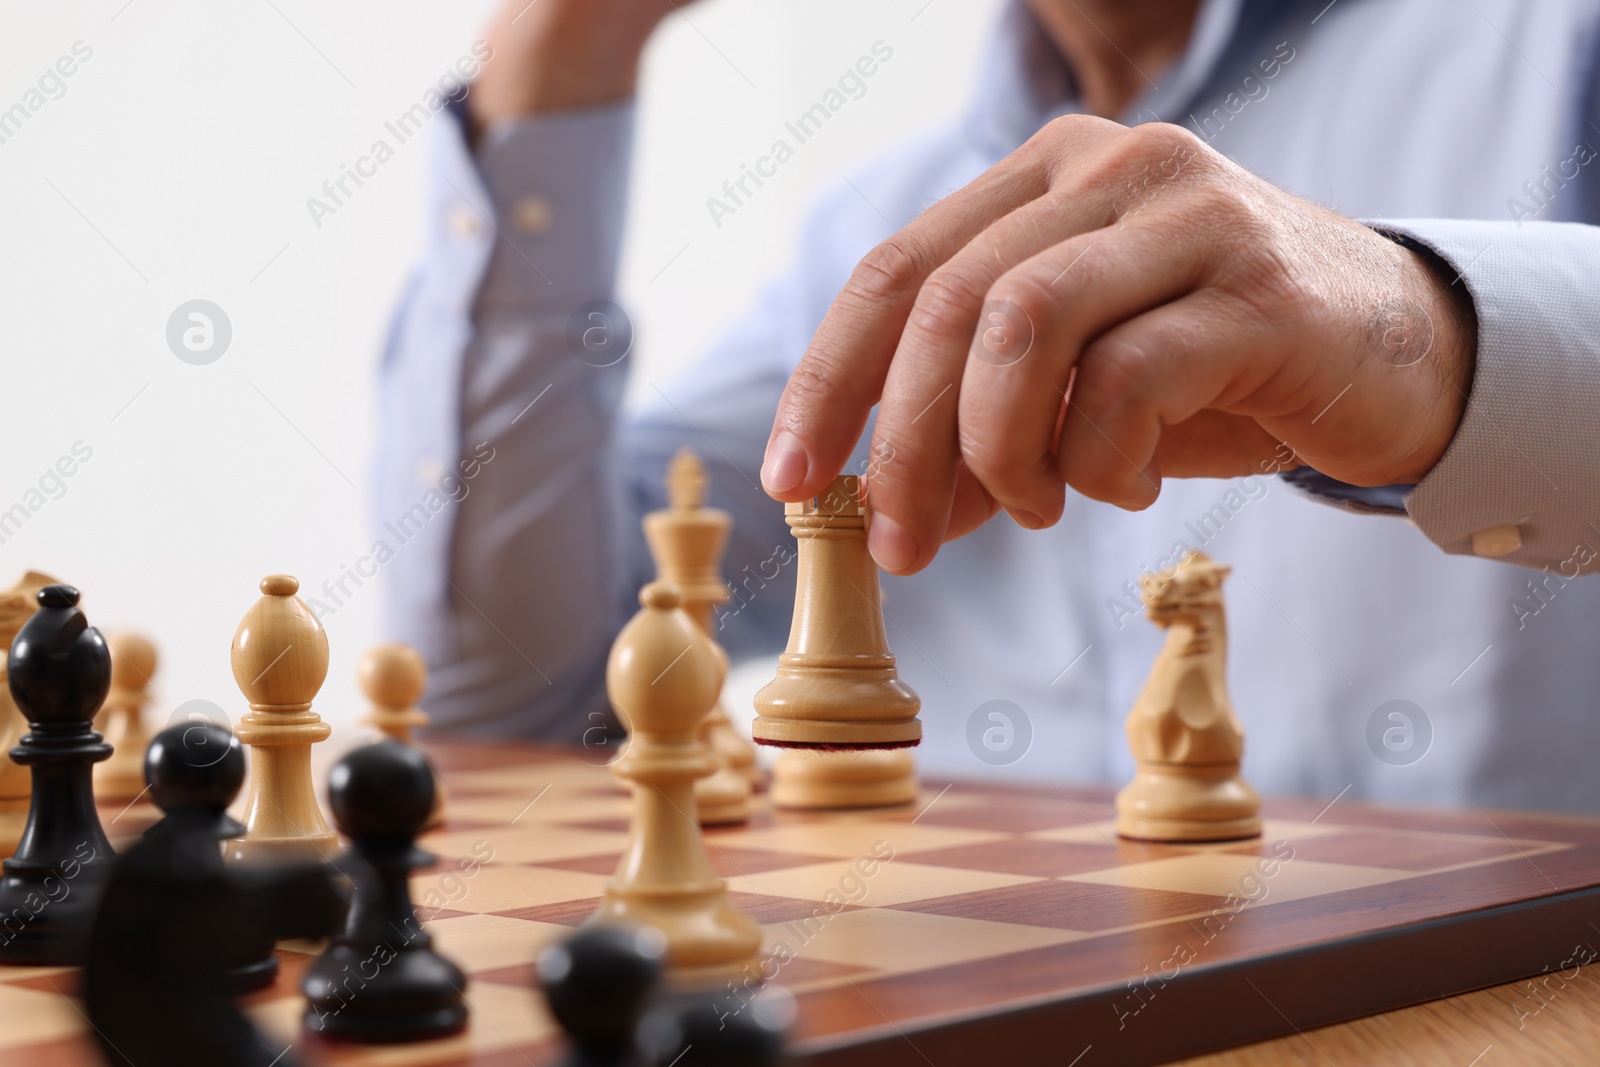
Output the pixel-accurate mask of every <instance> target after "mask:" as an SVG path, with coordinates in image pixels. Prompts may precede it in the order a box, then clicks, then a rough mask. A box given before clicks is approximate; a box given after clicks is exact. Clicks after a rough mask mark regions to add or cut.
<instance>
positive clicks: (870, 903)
mask: <svg viewBox="0 0 1600 1067" xmlns="http://www.w3.org/2000/svg"><path fill="white" fill-rule="evenodd" d="M1041 881H1044V879H1042V878H1032V877H1028V876H1026V875H1016V874H999V873H996V872H992V871H977V870H964V869H960V868H956V867H930V866H925V865H923V864H920V863H908V862H903V861H899V860H896V861H892V862H889V863H879V864H878V865H877V867H876V869H875V871H874V873H873V875H872V877H870V878H868V877H865V876H864V875H862V874H861V872H860V871H858V870H857V869H856V868H855V866H854V864H853V863H852V862H849V861H838V862H833V863H814V864H811V865H809V866H806V867H788V868H784V869H782V870H776V871H762V872H760V873H758V874H751V875H748V876H746V877H743V878H737V879H729V883H728V884H729V885H730V886H734V888H737V889H741V890H748V891H749V892H752V893H765V894H767V895H769V896H775V897H796V898H798V899H800V900H822V899H824V898H825V897H827V895H828V894H829V893H830V892H832V893H837V894H838V895H839V897H841V898H842V899H844V900H847V901H849V902H850V903H852V904H861V905H865V906H867V907H874V908H881V907H888V906H889V905H891V904H909V903H911V902H912V901H916V900H931V899H933V898H934V897H951V896H955V895H956V894H957V893H975V892H978V891H979V890H983V889H1000V888H1002V887H1004V886H1011V885H1022V884H1023V883H1024V882H1041ZM735 883H737V884H735ZM852 892H853V893H855V894H856V895H857V896H856V898H854V899H853V898H852V897H851V893H852Z"/></svg>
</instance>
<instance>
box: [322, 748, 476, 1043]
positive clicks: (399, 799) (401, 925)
mask: <svg viewBox="0 0 1600 1067" xmlns="http://www.w3.org/2000/svg"><path fill="white" fill-rule="evenodd" d="M434 789H435V786H434V782H433V771H432V770H431V769H430V768H429V766H428V761H427V758H426V757H424V756H423V755H422V753H421V752H419V751H417V750H416V749H415V748H412V747H410V746H409V745H402V744H400V743H398V742H395V741H379V742H377V743H376V744H372V745H365V746H363V747H361V748H358V749H356V750H355V751H353V752H351V753H349V754H348V755H346V756H345V757H344V758H343V759H341V760H340V761H339V762H338V763H336V764H334V767H333V771H332V772H331V773H330V774H329V776H328V801H329V806H330V807H331V808H332V809H333V818H334V822H335V823H337V824H338V826H339V829H340V830H343V831H344V833H345V834H346V836H348V837H349V838H350V841H351V845H350V849H349V851H347V852H346V853H345V854H344V856H345V858H343V859H341V860H340V864H339V865H340V867H341V868H342V869H344V870H345V872H346V873H347V874H348V875H349V876H350V877H351V879H352V880H353V881H354V884H355V898H354V900H353V901H352V902H351V905H350V917H349V920H348V921H347V922H346V924H345V929H344V932H343V933H342V934H339V935H338V936H337V937H335V938H334V939H333V943H332V944H330V945H329V946H328V948H327V949H326V950H325V951H324V952H323V953H322V955H320V956H318V957H317V959H316V960H315V962H313V963H312V964H311V966H310V968H309V969H308V970H307V971H306V975H305V980H304V982H303V983H302V984H301V990H302V991H303V992H304V993H305V995H306V1001H307V1005H306V1013H305V1018H304V1021H305V1026H306V1029H307V1030H309V1031H311V1032H312V1033H316V1034H321V1035H323V1036H325V1037H329V1038H334V1039H338V1040H345V1041H365V1042H386V1041H420V1040H425V1039H427V1038H432V1037H443V1036H445V1035H447V1034H453V1033H456V1032H458V1031H460V1030H461V1029H462V1028H463V1027H465V1026H466V1025H467V1005H466V996H465V991H466V984H467V980H466V976H465V975H463V974H462V973H461V968H459V967H457V966H456V965H455V964H454V963H451V962H450V961H449V960H447V959H445V958H444V957H443V956H441V955H439V954H438V953H437V952H435V951H434V950H433V939H432V938H431V937H429V936H428V933H427V931H426V930H424V929H423V928H422V924H421V923H420V922H419V921H418V919H417V914H416V911H415V910H414V909H413V907H412V905H411V890H410V888H409V886H408V885H407V882H406V879H407V876H408V875H409V874H410V873H411V871H413V870H415V869H416V868H418V867H425V866H427V865H428V864H430V863H432V862H433V857H432V856H431V855H429V854H428V853H426V852H423V851H422V850H421V849H419V848H417V847H416V839H417V835H418V834H419V833H420V832H421V831H422V826H423V824H424V823H426V822H427V821H428V816H429V815H430V814H431V813H432V811H433V797H434Z"/></svg>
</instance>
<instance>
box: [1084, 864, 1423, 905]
mask: <svg viewBox="0 0 1600 1067" xmlns="http://www.w3.org/2000/svg"><path fill="white" fill-rule="evenodd" d="M1272 862H1276V863H1277V869H1276V873H1274V874H1273V875H1272V876H1271V877H1266V876H1265V875H1264V874H1263V873H1262V868H1261V867H1259V866H1258V864H1261V863H1267V864H1268V868H1267V869H1271V867H1270V864H1271V863H1272ZM1414 877H1416V872H1414V871H1397V870H1391V869H1387V868H1381V867H1358V866H1354V865H1351V864H1345V863H1317V862H1315V861H1313V860H1302V859H1293V860H1288V861H1283V860H1276V861H1274V860H1272V858H1271V857H1262V856H1241V855H1237V854H1234V853H1227V852H1197V853H1194V854H1193V855H1189V856H1176V857H1174V858H1172V859H1165V860H1152V861H1150V862H1147V863H1140V864H1139V865H1138V866H1137V867H1135V866H1132V865H1128V866H1122V867H1111V868H1107V869H1106V870H1103V871H1086V872H1084V873H1082V874H1074V875H1070V876H1067V877H1065V878H1063V879H1062V881H1067V882H1095V883H1098V884H1100V885H1123V886H1131V887H1133V888H1136V889H1151V888H1154V889H1167V890H1172V891H1175V892H1179V893H1204V894H1208V895H1211V896H1217V897H1226V896H1227V895H1228V894H1229V893H1233V894H1235V895H1237V896H1241V897H1254V896H1256V895H1257V894H1259V893H1260V890H1259V889H1258V888H1256V884H1257V883H1258V882H1259V883H1260V884H1261V885H1264V886H1265V887H1266V893H1265V895H1264V896H1259V897H1258V899H1257V903H1260V904H1274V903H1277V902H1279V901H1284V900H1301V899H1304V898H1305V897H1317V896H1323V895H1325V894H1328V893H1337V892H1340V891H1341V890H1345V889H1358V888H1360V887H1361V886H1368V885H1378V884H1380V883H1382V882H1397V881H1400V880H1401V879H1404V878H1414ZM1251 879H1254V881H1252V880H1251Z"/></svg>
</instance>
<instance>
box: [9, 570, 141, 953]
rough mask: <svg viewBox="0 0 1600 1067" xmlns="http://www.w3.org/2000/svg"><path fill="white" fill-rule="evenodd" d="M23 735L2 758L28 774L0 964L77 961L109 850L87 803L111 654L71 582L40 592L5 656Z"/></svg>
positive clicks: (103, 753) (101, 752)
mask: <svg viewBox="0 0 1600 1067" xmlns="http://www.w3.org/2000/svg"><path fill="white" fill-rule="evenodd" d="M6 673H7V674H8V675H9V678H10V685H11V696H12V698H13V699H14V700H15V701H16V703H17V707H18V708H19V709H20V710H21V712H22V715H23V717H24V718H25V719H27V720H28V728H29V729H28V733H26V734H24V735H23V737H22V740H21V741H19V742H18V743H17V745H16V747H14V748H13V749H12V750H11V758H12V759H13V760H15V761H17V762H18V763H20V764H23V765H24V766H26V767H29V768H31V769H32V771H33V792H32V797H31V799H30V801H29V806H28V821H27V822H26V823H25V824H24V826H23V830H22V839H21V841H20V842H19V843H18V844H17V850H16V853H15V854H14V855H12V857H11V858H10V859H8V860H6V861H5V865H4V875H3V876H0V964H71V963H76V962H78V959H79V958H80V956H81V954H82V950H83V943H84V938H85V936H87V934H88V930H89V923H90V921H91V919H92V918H93V916H94V905H95V900H96V898H97V897H98V895H99V892H100V887H101V885H102V883H103V882H104V881H105V877H106V874H107V872H108V871H109V870H110V867H111V862H112V860H113V858H114V853H113V852H112V851H111V843H110V842H109V841H107V840H106V834H105V830H103V829H102V828H101V826H100V816H99V814H98V813H97V812H96V811H95V808H94V786H93V774H94V765H95V764H96V763H98V762H99V761H101V760H103V759H108V758H110V756H111V746H110V745H108V744H106V743H105V740H104V739H103V738H102V737H101V736H100V734H99V733H97V732H96V731H95V729H94V726H93V723H94V716H95V713H96V712H97V711H99V710H100V705H101V704H102V703H104V702H105V698H106V691H107V690H108V689H109V688H110V687H111V652H110V650H109V649H108V648H107V647H106V642H105V638H103V637H101V636H100V631H99V630H96V629H95V628H94V627H92V626H90V625H89V620H88V619H87V618H85V617H84V614H83V612H81V611H79V610H78V591H77V590H76V589H74V588H73V587H72V586H70V585H47V586H45V587H44V588H43V589H41V590H39V610H38V611H37V612H35V613H34V616H33V618H31V619H29V620H28V621H27V622H26V623H24V624H23V626H22V629H21V630H19V631H18V632H17V636H16V639H15V640H14V641H12V642H11V651H10V654H9V656H8V657H7V659H6Z"/></svg>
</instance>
